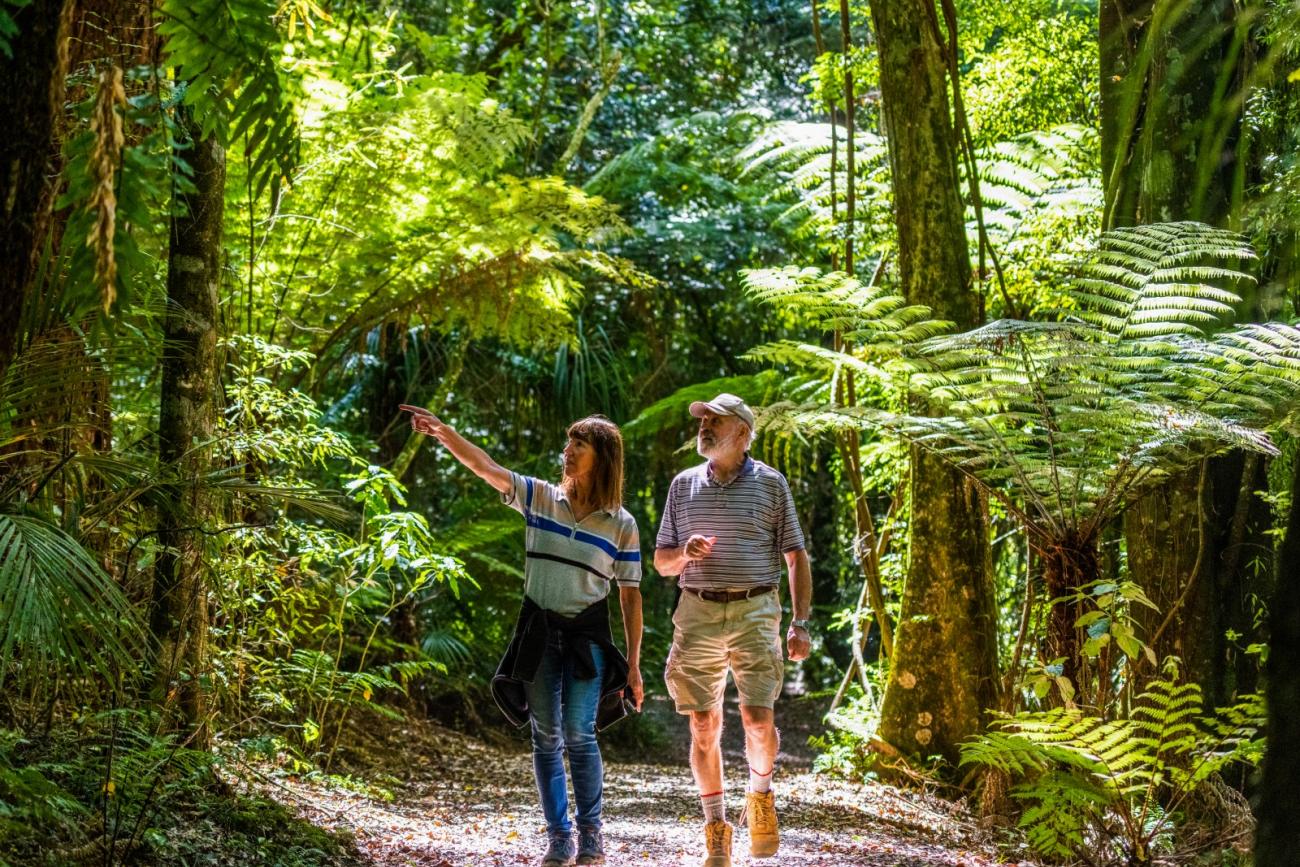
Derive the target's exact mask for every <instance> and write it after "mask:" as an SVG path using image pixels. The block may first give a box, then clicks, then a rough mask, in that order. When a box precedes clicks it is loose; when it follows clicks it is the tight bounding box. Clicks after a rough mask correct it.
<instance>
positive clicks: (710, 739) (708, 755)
mask: <svg viewBox="0 0 1300 867" xmlns="http://www.w3.org/2000/svg"><path fill="white" fill-rule="evenodd" d="M691 772H692V773H694V774H695V785H696V787H697V788H698V789H699V791H700V797H705V796H707V795H712V794H714V793H718V792H721V791H722V708H714V709H713V710H693V711H691Z"/></svg>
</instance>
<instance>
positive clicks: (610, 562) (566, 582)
mask: <svg viewBox="0 0 1300 867" xmlns="http://www.w3.org/2000/svg"><path fill="white" fill-rule="evenodd" d="M501 501H502V502H503V503H505V504H506V505H508V506H510V507H511V508H513V509H515V510H516V511H518V512H520V513H521V514H523V516H524V521H525V522H527V524H528V529H527V531H526V532H525V534H524V539H525V545H526V548H527V552H528V557H527V559H526V560H525V561H524V593H526V594H527V595H528V597H529V598H530V599H532V600H533V601H534V602H536V603H537V604H538V606H539V607H541V608H544V609H546V610H547V611H555V612H557V613H559V614H563V615H565V616H566V617H572V616H573V615H575V614H578V613H579V612H581V611H582V610H583V609H584V608H586V607H587V606H589V605H591V604H592V603H593V602H599V601H600V600H602V599H604V598H605V596H606V595H607V594H608V593H609V582H610V581H617V582H618V586H620V587H637V586H639V585H640V584H641V539H640V535H639V534H638V533H637V529H636V519H635V518H633V517H632V515H631V513H630V512H628V510H627V509H624V508H622V507H621V506H620V507H619V508H617V509H614V510H605V509H596V510H595V511H593V512H592V513H591V514H590V515H588V516H587V517H585V518H583V519H582V520H581V521H574V520H573V509H572V508H570V506H569V498H568V497H567V496H565V493H564V489H563V488H561V487H560V486H559V485H553V484H551V483H550V482H547V481H543V480H542V479H535V478H532V477H531V476H521V475H519V474H518V473H511V474H510V491H509V492H507V493H505V494H502V495H501Z"/></svg>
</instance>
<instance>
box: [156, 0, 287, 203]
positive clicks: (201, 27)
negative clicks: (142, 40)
mask: <svg viewBox="0 0 1300 867" xmlns="http://www.w3.org/2000/svg"><path fill="white" fill-rule="evenodd" d="M277 10H278V7H277V3H276V0H165V2H164V3H163V4H162V8H161V15H162V21H161V22H160V23H159V25H158V31H159V33H161V34H162V35H163V36H165V37H166V52H167V59H168V62H169V63H171V65H173V66H175V67H178V68H179V69H181V70H182V74H183V75H184V76H185V78H186V80H187V82H188V84H187V87H186V89H185V97H184V101H185V104H186V105H189V106H191V107H192V108H193V110H194V114H195V117H196V118H197V120H198V122H199V125H200V127H201V129H202V131H203V134H204V135H205V136H208V135H214V134H215V135H217V136H218V138H219V139H220V141H221V142H222V143H223V144H226V143H228V142H239V141H243V140H244V139H245V137H247V141H248V143H249V149H250V152H251V156H252V172H253V176H254V177H255V178H256V182H257V194H258V195H259V196H260V195H261V193H262V191H263V190H264V189H265V188H266V185H267V183H269V182H270V181H272V180H273V179H274V180H276V181H279V180H281V179H288V178H290V177H291V176H292V175H293V169H294V167H295V166H296V164H297V161H298V155H299V138H298V121H297V118H296V116H295V115H294V112H293V108H292V106H291V105H290V102H289V98H288V95H287V92H286V91H287V88H286V86H285V82H284V81H283V80H282V74H281V70H280V61H279V58H280V57H281V52H280V50H279V49H280V47H281V46H282V45H283V43H284V40H283V39H282V38H281V36H280V33H279V31H278V30H277V28H276V25H275V17H276V14H277Z"/></svg>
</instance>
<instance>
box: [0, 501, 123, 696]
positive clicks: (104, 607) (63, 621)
mask: <svg viewBox="0 0 1300 867" xmlns="http://www.w3.org/2000/svg"><path fill="white" fill-rule="evenodd" d="M146 643H147V641H146V638H145V634H144V630H143V626H142V624H141V623H140V620H139V618H138V616H137V615H136V613H135V611H134V610H133V609H132V608H131V606H130V605H129V604H128V602H127V600H126V598H125V597H124V596H123V595H122V591H121V589H120V588H119V587H118V586H117V584H115V583H114V582H113V579H112V578H110V577H109V576H108V575H107V574H105V572H104V570H103V569H101V568H100V566H99V564H98V563H97V562H96V561H95V559H94V558H93V557H92V556H91V555H90V553H89V552H88V551H87V550H86V549H85V548H84V547H82V546H81V545H80V544H79V543H78V542H77V541H76V540H75V539H74V538H72V537H71V536H69V535H68V534H67V533H65V532H64V531H62V530H60V529H59V528H58V527H56V526H54V525H52V524H49V523H46V522H45V521H42V520H40V519H38V518H33V517H29V516H26V515H5V514H0V663H2V666H0V678H3V677H4V676H5V672H6V671H7V670H8V669H9V667H10V664H11V663H12V662H14V661H15V660H17V659H21V661H22V664H23V665H24V666H30V667H34V668H36V669H38V670H39V669H41V668H48V669H50V670H58V669H62V670H66V671H69V672H71V673H73V674H74V675H76V676H84V675H88V674H92V673H94V674H98V675H100V676H101V677H104V678H106V679H108V680H110V682H112V681H115V680H116V677H117V676H118V675H119V674H121V673H124V672H131V671H133V670H134V669H135V667H136V665H137V662H136V660H138V659H142V658H144V653H143V651H144V648H145V646H146Z"/></svg>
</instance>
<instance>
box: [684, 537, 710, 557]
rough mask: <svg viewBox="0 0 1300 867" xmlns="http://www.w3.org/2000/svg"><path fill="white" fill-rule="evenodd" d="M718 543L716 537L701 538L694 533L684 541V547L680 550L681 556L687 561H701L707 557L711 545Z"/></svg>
mask: <svg viewBox="0 0 1300 867" xmlns="http://www.w3.org/2000/svg"><path fill="white" fill-rule="evenodd" d="M716 541H718V537H717V536H701V535H700V534H699V533H696V534H695V535H694V536H691V538H689V539H687V540H686V545H685V547H683V548H682V555H683V556H684V557H685V558H686V559H687V560H703V559H704V558H705V557H707V556H709V552H710V551H712V550H713V543H714V542H716Z"/></svg>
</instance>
